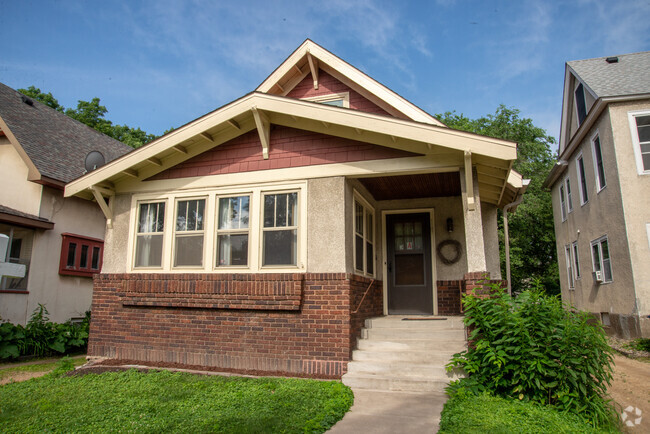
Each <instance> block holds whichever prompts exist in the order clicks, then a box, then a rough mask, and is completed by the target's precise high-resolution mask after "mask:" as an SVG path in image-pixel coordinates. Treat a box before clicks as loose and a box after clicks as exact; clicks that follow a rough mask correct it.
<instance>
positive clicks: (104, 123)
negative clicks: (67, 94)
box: [18, 86, 159, 148]
mask: <svg viewBox="0 0 650 434" xmlns="http://www.w3.org/2000/svg"><path fill="white" fill-rule="evenodd" d="M18 92H20V93H22V94H23V95H26V96H28V97H30V98H32V99H35V100H36V101H40V102H42V103H43V104H45V105H46V106H48V107H51V108H53V109H54V110H56V111H58V112H61V113H65V114H66V115H67V116H70V117H71V118H73V119H76V120H78V121H79V122H81V123H83V124H86V125H88V126H89V127H90V128H93V129H95V130H97V131H99V132H100V133H103V134H106V135H107V136H109V137H112V138H114V139H115V140H119V141H120V142H122V143H124V144H126V145H129V146H131V147H132V148H139V147H140V146H142V145H144V144H147V143H149V142H151V141H153V140H155V139H157V138H158V137H159V136H156V135H155V134H147V133H146V132H145V131H142V130H141V129H140V128H132V127H129V126H128V125H113V122H111V121H109V120H108V119H106V118H105V117H104V116H105V115H106V113H108V109H107V108H106V107H104V106H103V105H101V101H100V99H99V98H93V99H92V100H90V101H83V100H79V101H77V108H76V109H73V108H67V109H66V108H65V107H63V106H62V105H61V104H59V101H57V99H56V98H54V96H52V93H49V92H48V93H44V92H42V91H41V90H40V89H39V88H37V87H34V86H29V87H28V88H27V89H18Z"/></svg>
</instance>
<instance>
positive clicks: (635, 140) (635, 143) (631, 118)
mask: <svg viewBox="0 0 650 434" xmlns="http://www.w3.org/2000/svg"><path fill="white" fill-rule="evenodd" d="M648 115H650V111H648V110H638V111H631V112H628V113H627V117H628V123H629V125H630V134H631V135H632V148H633V149H634V157H635V158H636V171H637V174H639V175H650V170H644V169H643V158H642V157H641V143H640V140H639V132H638V131H637V127H636V119H635V118H636V117H637V116H648Z"/></svg>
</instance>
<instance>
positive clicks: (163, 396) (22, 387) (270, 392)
mask: <svg viewBox="0 0 650 434" xmlns="http://www.w3.org/2000/svg"><path fill="white" fill-rule="evenodd" d="M352 401H353V395H352V391H351V390H350V389H349V388H348V387H346V386H344V385H343V384H341V383H340V382H336V381H317V380H303V379H285V378H240V377H219V376H197V375H191V374H185V373H172V372H168V371H161V372H150V373H140V372H137V371H133V370H131V371H127V372H119V373H115V372H111V373H104V374H88V375H84V376H71V377H68V376H56V375H49V376H45V377H41V378H37V379H32V380H28V381H25V382H21V383H11V384H7V385H5V386H0V432H16V433H18V432H21V433H23V432H44V431H47V432H123V431H134V432H151V433H153V432H156V433H157V432H192V433H195V432H227V433H250V432H255V433H282V432H285V433H292V432H324V431H326V430H327V429H328V428H329V427H331V426H332V425H334V423H336V422H337V421H338V420H339V419H341V418H342V417H343V415H344V414H345V413H346V412H347V411H348V410H349V408H350V406H351V405H352Z"/></svg>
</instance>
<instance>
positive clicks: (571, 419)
mask: <svg viewBox="0 0 650 434" xmlns="http://www.w3.org/2000/svg"><path fill="white" fill-rule="evenodd" d="M608 431H609V432H617V431H616V430H614V429H610V430H607V431H605V432H608ZM439 432H440V433H445V434H452V433H462V434H467V433H481V434H482V433H504V434H505V433H544V434H545V433H578V432H580V433H592V432H593V433H596V432H602V431H601V430H597V429H595V428H593V427H591V426H590V425H588V424H587V423H586V422H585V421H584V420H583V419H581V418H580V417H579V416H577V415H575V414H571V413H567V412H564V413H563V412H560V411H558V410H557V409H554V408H552V407H548V406H543V405H540V404H538V403H535V402H521V401H519V400H512V399H506V398H499V397H495V396H490V395H488V394H480V395H478V396H477V395H470V394H467V393H458V394H456V395H454V397H452V398H450V399H449V401H447V403H446V404H445V408H444V410H443V411H442V415H441V416H440V431H439Z"/></svg>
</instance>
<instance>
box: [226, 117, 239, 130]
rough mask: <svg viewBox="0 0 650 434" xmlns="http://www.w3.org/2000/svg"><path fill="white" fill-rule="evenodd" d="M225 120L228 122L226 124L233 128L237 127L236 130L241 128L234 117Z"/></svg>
mask: <svg viewBox="0 0 650 434" xmlns="http://www.w3.org/2000/svg"><path fill="white" fill-rule="evenodd" d="M227 122H228V124H229V125H230V126H231V127H233V128H235V129H237V130H241V127H240V126H239V124H238V123H237V121H236V120H234V119H228V121H227Z"/></svg>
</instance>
